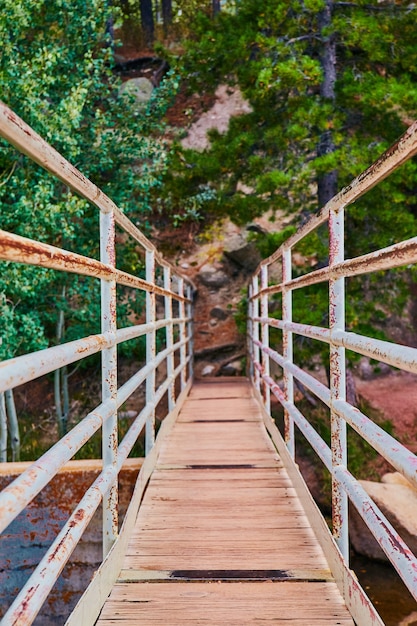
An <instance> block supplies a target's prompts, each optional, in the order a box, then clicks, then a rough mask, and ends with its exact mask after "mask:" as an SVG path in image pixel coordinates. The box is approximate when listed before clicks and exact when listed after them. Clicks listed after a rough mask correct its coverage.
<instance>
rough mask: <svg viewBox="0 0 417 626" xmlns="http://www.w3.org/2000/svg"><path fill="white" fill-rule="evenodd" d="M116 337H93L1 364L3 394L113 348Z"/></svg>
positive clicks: (0, 386)
mask: <svg viewBox="0 0 417 626" xmlns="http://www.w3.org/2000/svg"><path fill="white" fill-rule="evenodd" d="M114 340H115V337H114V336H113V334H112V333H103V334H99V335H90V337H84V338H83V339H76V340H75V341H69V342H68V343H63V344H60V345H59V346H53V347H52V348H45V349H44V350H38V351H37V352H31V353H30V354H24V355H22V356H17V357H14V358H13V359H9V360H8V361H1V362H0V392H3V391H7V390H8V389H13V388H14V387H17V386H18V385H23V384H24V383H27V382H29V381H30V380H35V379H36V378H39V377H40V376H44V375H45V374H50V373H51V372H53V371H55V370H56V369H60V368H61V367H64V366H65V365H69V364H71V363H75V362H76V361H80V360H81V359H84V358H85V357H87V356H91V355H92V354H96V353H97V352H100V350H103V349H104V348H108V347H110V346H111V345H113V343H114Z"/></svg>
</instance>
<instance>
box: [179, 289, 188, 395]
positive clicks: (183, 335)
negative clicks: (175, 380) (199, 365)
mask: <svg viewBox="0 0 417 626" xmlns="http://www.w3.org/2000/svg"><path fill="white" fill-rule="evenodd" d="M178 295H179V296H181V298H183V297H184V279H183V278H180V277H179V278H178ZM178 306H179V311H180V314H179V317H180V341H182V342H185V340H186V338H187V328H186V322H185V302H184V300H179V302H178ZM186 360H187V346H186V344H185V343H183V344H182V346H181V348H180V363H181V365H184V364H185V362H186ZM186 384H187V368H186V367H183V368H182V370H181V391H183V389H185V386H186Z"/></svg>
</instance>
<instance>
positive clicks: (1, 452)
mask: <svg viewBox="0 0 417 626" xmlns="http://www.w3.org/2000/svg"><path fill="white" fill-rule="evenodd" d="M0 463H7V413H6V402H5V398H4V392H3V393H0Z"/></svg>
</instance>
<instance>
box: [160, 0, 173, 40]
mask: <svg viewBox="0 0 417 626" xmlns="http://www.w3.org/2000/svg"><path fill="white" fill-rule="evenodd" d="M162 20H163V22H164V32H165V34H167V31H168V28H169V26H170V25H171V23H172V0H162Z"/></svg>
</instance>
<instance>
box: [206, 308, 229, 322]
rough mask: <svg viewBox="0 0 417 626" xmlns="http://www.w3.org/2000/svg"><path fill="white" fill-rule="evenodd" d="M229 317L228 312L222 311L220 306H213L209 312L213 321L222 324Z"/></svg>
mask: <svg viewBox="0 0 417 626" xmlns="http://www.w3.org/2000/svg"><path fill="white" fill-rule="evenodd" d="M229 316H230V312H229V311H226V310H225V309H222V308H221V307H220V306H215V307H214V308H213V309H211V311H210V317H212V318H213V319H215V320H219V321H220V322H224V320H227V318H228V317H229Z"/></svg>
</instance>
